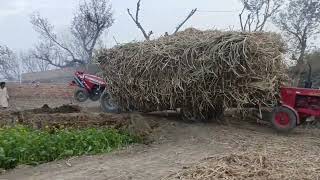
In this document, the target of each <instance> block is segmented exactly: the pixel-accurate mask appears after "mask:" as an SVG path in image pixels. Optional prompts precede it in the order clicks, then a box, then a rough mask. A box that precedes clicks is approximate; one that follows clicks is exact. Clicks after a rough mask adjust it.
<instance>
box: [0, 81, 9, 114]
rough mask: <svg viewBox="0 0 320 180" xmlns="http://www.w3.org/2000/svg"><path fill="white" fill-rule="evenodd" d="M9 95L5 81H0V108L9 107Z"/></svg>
mask: <svg viewBox="0 0 320 180" xmlns="http://www.w3.org/2000/svg"><path fill="white" fill-rule="evenodd" d="M8 101H9V95H8V91H7V87H6V83H5V82H1V83H0V106H1V107H2V108H5V109H6V108H8V107H9V102H8Z"/></svg>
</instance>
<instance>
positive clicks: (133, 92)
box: [97, 29, 286, 119]
mask: <svg viewBox="0 0 320 180" xmlns="http://www.w3.org/2000/svg"><path fill="white" fill-rule="evenodd" d="M283 52H284V44H283V42H282V41H281V37H280V36H278V35H276V34H272V33H240V32H221V31H199V30H196V29H188V30H186V31H183V32H180V33H178V34H177V35H175V36H169V37H161V38H159V39H157V40H153V41H146V42H140V43H129V44H125V45H121V46H118V47H115V48H113V49H106V50H101V51H100V53H98V56H97V61H98V62H100V64H101V67H102V69H103V71H104V72H105V75H106V81H107V83H108V88H109V90H110V93H111V94H112V95H113V98H114V99H115V101H117V103H118V104H119V105H120V107H121V108H122V109H123V110H128V109H129V106H134V107H135V108H136V109H138V110H140V111H147V112H150V111H157V110H169V109H173V110H175V109H176V108H182V110H183V113H184V115H185V116H187V117H197V118H201V119H203V118H209V117H210V115H211V114H212V113H213V112H215V115H216V116H219V115H221V113H222V111H223V109H224V108H229V107H243V106H255V105H257V104H263V105H266V106H268V105H271V104H274V103H275V102H276V101H277V97H276V96H277V93H276V92H277V91H278V86H279V83H281V82H283V80H284V79H285V78H286V77H285V74H284V72H285V66H284V63H283V58H282V53H283Z"/></svg>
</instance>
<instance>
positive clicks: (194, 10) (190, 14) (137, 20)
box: [127, 0, 197, 40]
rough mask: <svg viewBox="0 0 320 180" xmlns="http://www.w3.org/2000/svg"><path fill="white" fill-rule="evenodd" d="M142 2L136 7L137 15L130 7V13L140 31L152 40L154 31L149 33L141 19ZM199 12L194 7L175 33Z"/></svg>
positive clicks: (139, 1)
mask: <svg viewBox="0 0 320 180" xmlns="http://www.w3.org/2000/svg"><path fill="white" fill-rule="evenodd" d="M140 4H141V0H138V2H137V9H136V13H135V16H133V14H132V13H131V11H130V9H129V8H128V9H127V11H128V14H129V16H130V17H131V19H132V20H133V22H134V23H135V24H136V25H137V27H138V29H140V31H141V32H142V34H143V36H144V38H145V39H146V40H150V37H151V35H152V34H153V31H149V32H148V33H147V31H146V30H145V29H144V28H143V27H142V25H141V23H140V21H139V12H140ZM196 12H197V9H192V10H191V12H190V13H189V14H188V16H187V17H186V18H185V19H184V20H183V21H182V22H181V23H180V24H179V25H178V26H177V27H176V29H175V31H174V33H173V34H176V33H177V32H178V31H179V30H180V28H181V27H182V26H183V25H184V24H185V23H186V22H187V21H188V20H189V19H190V18H191V17H192V16H193V15H194V14H195V13H196ZM167 35H168V33H167V32H166V34H165V36H167Z"/></svg>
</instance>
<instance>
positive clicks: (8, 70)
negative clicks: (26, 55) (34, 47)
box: [0, 46, 21, 81]
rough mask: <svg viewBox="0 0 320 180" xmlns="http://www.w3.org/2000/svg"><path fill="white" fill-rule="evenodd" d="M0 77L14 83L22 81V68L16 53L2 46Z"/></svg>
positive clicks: (0, 52)
mask: <svg viewBox="0 0 320 180" xmlns="http://www.w3.org/2000/svg"><path fill="white" fill-rule="evenodd" d="M0 75H1V76H2V78H4V79H6V80H9V81H12V80H18V79H20V75H21V73H20V66H19V62H18V59H17V56H16V55H15V53H14V52H13V51H12V50H10V49H9V48H8V47H6V46H0Z"/></svg>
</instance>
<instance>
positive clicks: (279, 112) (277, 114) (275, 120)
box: [271, 106, 298, 133]
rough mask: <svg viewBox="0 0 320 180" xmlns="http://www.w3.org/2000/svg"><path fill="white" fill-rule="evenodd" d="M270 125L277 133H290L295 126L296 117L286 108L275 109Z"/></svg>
mask: <svg viewBox="0 0 320 180" xmlns="http://www.w3.org/2000/svg"><path fill="white" fill-rule="evenodd" d="M271 121H272V124H273V126H274V127H275V128H276V129H277V130H278V131H279V132H285V133H286V132H290V131H291V130H293V129H294V128H295V127H296V126H297V121H298V117H297V116H296V114H295V112H294V111H293V110H291V109H289V108H287V107H284V106H280V107H276V108H275V109H274V110H273V113H272V119H271Z"/></svg>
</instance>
